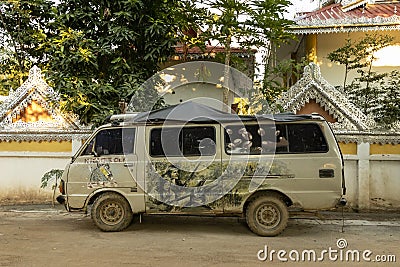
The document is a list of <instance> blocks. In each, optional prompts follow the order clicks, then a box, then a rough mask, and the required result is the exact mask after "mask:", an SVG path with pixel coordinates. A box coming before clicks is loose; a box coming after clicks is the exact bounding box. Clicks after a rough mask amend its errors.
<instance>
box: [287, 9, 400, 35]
mask: <svg viewBox="0 0 400 267" xmlns="http://www.w3.org/2000/svg"><path fill="white" fill-rule="evenodd" d="M295 22H296V25H295V26H293V27H291V29H292V30H293V31H294V32H297V33H322V32H341V31H342V32H345V31H347V32H348V31H356V30H355V29H354V28H355V27H357V28H358V29H360V27H361V28H363V29H364V30H376V29H377V28H376V27H378V28H380V27H383V28H382V29H390V30H400V3H397V2H396V3H375V4H366V5H364V6H359V7H357V8H354V9H350V10H348V11H343V7H342V6H341V4H332V5H329V6H326V7H323V8H320V9H318V10H315V11H313V12H309V13H303V15H302V16H300V17H298V18H296V19H295ZM338 27H339V28H338ZM321 29H322V30H321Z"/></svg>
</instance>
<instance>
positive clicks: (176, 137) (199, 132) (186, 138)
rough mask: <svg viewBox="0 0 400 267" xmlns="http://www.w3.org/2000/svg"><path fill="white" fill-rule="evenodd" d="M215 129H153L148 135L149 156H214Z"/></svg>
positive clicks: (208, 127) (206, 127) (205, 127)
mask: <svg viewBox="0 0 400 267" xmlns="http://www.w3.org/2000/svg"><path fill="white" fill-rule="evenodd" d="M215 152H216V151H215V128H214V127H210V126H204V127H183V128H167V127H166V128H155V129H152V130H151V133H150V155H151V156H201V155H203V156H211V155H215Z"/></svg>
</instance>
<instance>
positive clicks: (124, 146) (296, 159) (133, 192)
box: [57, 102, 345, 236]
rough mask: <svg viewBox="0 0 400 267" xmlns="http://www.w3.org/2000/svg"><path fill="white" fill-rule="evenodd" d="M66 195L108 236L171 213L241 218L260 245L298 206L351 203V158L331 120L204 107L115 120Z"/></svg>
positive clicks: (67, 175)
mask: <svg viewBox="0 0 400 267" xmlns="http://www.w3.org/2000/svg"><path fill="white" fill-rule="evenodd" d="M59 187H60V192H61V193H62V195H60V196H59V197H58V198H57V200H58V201H59V202H60V203H62V204H64V205H65V207H66V209H67V210H68V211H71V212H72V211H85V212H87V211H88V210H90V213H91V217H92V219H93V222H94V224H95V225H96V226H97V227H98V228H99V229H101V230H102V231H121V230H123V229H125V228H126V227H128V226H129V225H130V223H131V222H132V219H133V217H134V216H135V215H141V214H155V213H156V214H160V213H167V214H176V215H178V214H181V215H182V214H183V215H188V214H190V215H213V216H218V215H220V216H241V217H245V219H246V221H247V224H248V227H249V228H250V230H251V231H253V232H254V233H256V234H258V235H260V236H276V235H278V234H280V233H281V232H282V231H283V230H284V229H285V228H286V225H287V221H288V218H289V212H288V207H291V206H292V207H296V208H300V209H302V210H305V211H317V210H327V209H332V208H335V207H337V206H338V205H339V202H340V200H341V199H342V200H343V195H344V194H345V182H344V174H343V159H342V155H341V152H340V149H339V146H338V144H337V142H336V139H335V137H334V135H333V133H332V130H331V128H330V126H329V124H328V123H327V122H326V121H325V120H324V118H323V117H322V116H320V115H315V114H312V115H294V114H276V115H257V116H238V115H236V114H230V113H224V112H222V111H219V110H215V109H213V108H211V107H208V106H205V105H201V104H196V103H194V102H185V103H182V104H179V105H176V106H171V107H167V108H164V109H160V110H154V111H151V112H144V113H139V114H124V115H115V116H113V117H112V118H111V123H109V124H106V125H104V126H101V127H99V128H98V129H97V130H95V131H94V133H93V134H92V135H91V136H90V137H89V138H88V140H87V141H86V142H85V143H84V144H83V145H82V147H81V148H80V149H79V150H78V151H77V153H76V154H75V155H74V156H73V157H72V160H71V162H70V163H69V164H68V165H67V166H66V168H65V171H64V173H63V176H62V178H61V183H60V186H59ZM89 207H90V208H89Z"/></svg>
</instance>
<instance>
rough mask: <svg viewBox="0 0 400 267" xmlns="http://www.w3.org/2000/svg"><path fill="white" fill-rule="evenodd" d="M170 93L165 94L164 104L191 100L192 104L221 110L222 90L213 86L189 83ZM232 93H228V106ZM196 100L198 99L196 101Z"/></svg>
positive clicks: (230, 102) (231, 99)
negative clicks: (195, 103)
mask: <svg viewBox="0 0 400 267" xmlns="http://www.w3.org/2000/svg"><path fill="white" fill-rule="evenodd" d="M173 92H175V93H174V94H172V92H168V93H166V94H165V95H164V96H163V97H164V101H165V103H166V104H169V105H175V104H179V103H180V102H185V101H188V100H192V101H194V102H197V103H200V104H204V105H208V106H211V107H213V108H216V109H219V110H222V99H223V98H222V94H223V88H218V87H217V86H216V85H215V84H210V83H190V84H184V85H182V86H178V87H176V88H174V89H173ZM233 95H234V94H233V93H232V92H230V96H229V106H230V105H231V104H232V103H233ZM196 98H198V99H196ZM207 98H211V100H212V99H216V100H218V101H210V100H208V99H207Z"/></svg>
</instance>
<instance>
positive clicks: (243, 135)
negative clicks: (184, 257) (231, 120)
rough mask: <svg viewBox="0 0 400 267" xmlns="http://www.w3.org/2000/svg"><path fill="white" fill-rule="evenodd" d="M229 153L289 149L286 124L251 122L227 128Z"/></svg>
mask: <svg viewBox="0 0 400 267" xmlns="http://www.w3.org/2000/svg"><path fill="white" fill-rule="evenodd" d="M225 151H226V153H227V154H273V153H275V152H277V153H279V152H281V153H285V152H287V151H288V141H287V136H286V127H285V125H280V124H277V125H273V124H263V125H258V124H249V125H244V127H243V125H232V126H227V127H226V128H225Z"/></svg>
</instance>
